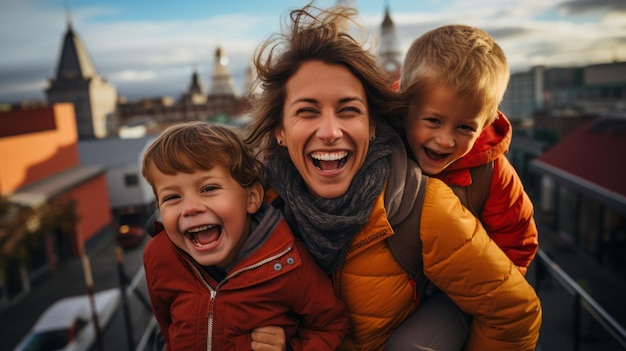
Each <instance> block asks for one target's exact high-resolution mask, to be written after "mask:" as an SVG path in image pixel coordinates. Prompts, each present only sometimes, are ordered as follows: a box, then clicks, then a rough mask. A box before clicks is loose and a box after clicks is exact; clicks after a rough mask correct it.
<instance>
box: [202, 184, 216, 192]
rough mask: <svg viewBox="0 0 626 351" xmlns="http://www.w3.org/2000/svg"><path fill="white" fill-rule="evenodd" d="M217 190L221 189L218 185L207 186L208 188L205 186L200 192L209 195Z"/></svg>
mask: <svg viewBox="0 0 626 351" xmlns="http://www.w3.org/2000/svg"><path fill="white" fill-rule="evenodd" d="M217 189H219V187H218V186H217V185H206V186H204V187H203V188H202V190H201V191H200V192H202V193H208V192H211V191H215V190H217Z"/></svg>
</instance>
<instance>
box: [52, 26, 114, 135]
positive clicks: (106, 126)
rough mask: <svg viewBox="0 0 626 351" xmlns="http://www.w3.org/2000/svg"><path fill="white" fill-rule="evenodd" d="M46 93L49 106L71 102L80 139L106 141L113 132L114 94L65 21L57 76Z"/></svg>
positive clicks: (112, 88) (109, 84) (112, 87)
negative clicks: (104, 139) (65, 27)
mask: <svg viewBox="0 0 626 351" xmlns="http://www.w3.org/2000/svg"><path fill="white" fill-rule="evenodd" d="M48 83H49V85H48V88H47V89H46V90H45V92H46V95H47V98H48V103H50V104H52V103H55V102H71V103H73V104H74V110H75V113H76V127H77V129H78V138H79V139H93V138H105V137H107V136H108V135H110V134H113V133H114V131H115V128H116V121H117V114H116V105H117V90H116V89H115V87H114V86H113V85H112V84H111V83H109V82H108V81H107V80H106V79H104V78H102V77H100V75H99V74H98V71H97V70H96V68H95V66H94V64H93V61H92V60H91V58H90V57H89V53H88V52H87V50H86V48H85V46H84V45H83V42H82V41H81V39H80V38H79V37H78V35H76V33H75V32H74V30H73V29H72V24H71V22H70V21H68V24H67V31H66V32H65V37H64V38H63V46H62V48H61V56H60V58H59V62H58V66H57V70H56V76H55V77H54V78H52V79H50V80H49V82H48Z"/></svg>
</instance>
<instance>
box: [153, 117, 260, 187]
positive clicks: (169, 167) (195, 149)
mask: <svg viewBox="0 0 626 351" xmlns="http://www.w3.org/2000/svg"><path fill="white" fill-rule="evenodd" d="M218 165H221V166H225V167H226V168H227V169H228V170H229V171H230V175H231V176H232V177H233V179H235V180H236V181H237V182H238V183H239V184H240V185H241V186H242V187H244V188H247V187H249V186H251V185H252V184H254V183H256V182H262V177H263V170H264V168H263V164H262V163H261V162H260V161H259V160H257V159H256V158H255V157H254V155H253V154H252V152H251V151H250V149H249V147H248V146H247V145H246V144H245V142H244V141H243V138H242V137H241V135H240V134H239V133H238V132H237V131H236V130H234V129H233V128H232V127H228V126H226V125H221V124H211V123H206V122H199V121H193V122H185V123H180V124H176V125H174V126H172V127H169V128H168V129H166V130H165V131H164V132H163V133H162V134H161V135H160V136H159V137H158V138H157V139H156V140H155V141H154V142H153V143H152V144H151V145H150V146H149V147H148V149H147V150H146V152H145V153H144V155H143V161H142V168H141V174H142V175H143V176H144V178H146V180H147V181H148V183H149V184H150V185H151V186H152V189H153V191H154V189H155V185H154V178H153V174H152V166H154V167H155V168H156V169H157V170H158V171H159V172H161V173H163V174H168V175H174V174H176V173H193V172H195V171H198V170H210V169H212V168H213V167H215V166H218ZM155 196H156V194H155Z"/></svg>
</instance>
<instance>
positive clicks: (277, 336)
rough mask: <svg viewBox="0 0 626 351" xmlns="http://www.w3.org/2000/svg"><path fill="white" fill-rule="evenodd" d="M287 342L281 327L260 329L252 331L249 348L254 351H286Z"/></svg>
mask: <svg viewBox="0 0 626 351" xmlns="http://www.w3.org/2000/svg"><path fill="white" fill-rule="evenodd" d="M286 344H287V340H286V338H285V331H284V330H283V328H281V327H261V328H257V329H254V330H253V331H252V343H251V344H250V347H251V348H252V350H254V351H286V350H287V349H286Z"/></svg>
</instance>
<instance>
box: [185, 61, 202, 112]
mask: <svg viewBox="0 0 626 351" xmlns="http://www.w3.org/2000/svg"><path fill="white" fill-rule="evenodd" d="M206 99H207V96H206V93H205V91H204V86H203V85H202V82H201V81H200V75H199V74H198V70H197V69H194V71H193V74H192V75H191V83H190V84H189V89H187V92H185V94H183V96H182V98H181V103H183V104H184V105H202V104H205V103H206Z"/></svg>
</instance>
